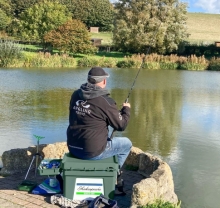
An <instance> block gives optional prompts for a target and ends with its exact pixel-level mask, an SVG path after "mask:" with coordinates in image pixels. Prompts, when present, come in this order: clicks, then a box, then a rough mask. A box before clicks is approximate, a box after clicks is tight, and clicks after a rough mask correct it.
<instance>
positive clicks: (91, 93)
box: [78, 83, 109, 100]
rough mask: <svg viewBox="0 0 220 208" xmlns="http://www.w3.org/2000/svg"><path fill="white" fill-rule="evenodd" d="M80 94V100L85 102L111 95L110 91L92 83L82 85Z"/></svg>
mask: <svg viewBox="0 0 220 208" xmlns="http://www.w3.org/2000/svg"><path fill="white" fill-rule="evenodd" d="M78 92H79V96H80V98H81V99H83V100H90V99H93V98H96V97H99V96H102V95H109V92H108V90H106V89H103V88H101V87H99V86H97V85H95V84H90V83H85V84H82V85H81V87H80V89H79V91H78Z"/></svg>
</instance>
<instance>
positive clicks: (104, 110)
mask: <svg viewBox="0 0 220 208" xmlns="http://www.w3.org/2000/svg"><path fill="white" fill-rule="evenodd" d="M107 77H109V75H108V73H106V72H105V71H104V70H103V69H102V68H100V67H93V68H92V69H91V70H90V71H89V73H88V78H87V83H85V84H82V85H81V87H80V89H78V90H76V91H75V92H73V94H72V97H71V100H70V107H69V126H68V129H67V145H68V149H69V151H70V153H71V154H72V155H74V156H76V157H78V158H81V159H86V160H100V159H104V158H108V157H112V156H114V155H117V157H118V162H119V165H120V167H122V165H123V164H124V162H125V160H126V158H127V156H128V154H129V152H130V149H131V147H132V143H131V141H130V140H129V139H128V138H126V137H115V138H113V139H112V138H111V139H110V138H108V127H109V126H111V127H112V128H113V129H114V130H116V131H123V130H125V128H126V126H127V124H128V121H129V117H130V104H129V103H123V107H122V109H121V110H120V111H119V110H118V109H117V106H116V103H115V101H114V100H113V99H112V98H110V97H109V93H108V91H107V90H106V89H105V87H106V83H107Z"/></svg>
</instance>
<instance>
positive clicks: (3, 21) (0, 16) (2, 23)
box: [0, 9, 11, 31]
mask: <svg viewBox="0 0 220 208" xmlns="http://www.w3.org/2000/svg"><path fill="white" fill-rule="evenodd" d="M10 21H11V19H10V18H9V17H8V16H7V15H6V13H5V12H4V11H3V10H2V9H0V31H1V30H5V29H6V27H7V26H8V25H9V23H10Z"/></svg>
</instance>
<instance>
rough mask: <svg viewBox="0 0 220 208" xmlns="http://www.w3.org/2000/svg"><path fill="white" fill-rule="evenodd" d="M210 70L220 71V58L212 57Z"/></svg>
mask: <svg viewBox="0 0 220 208" xmlns="http://www.w3.org/2000/svg"><path fill="white" fill-rule="evenodd" d="M208 70H211V71H220V58H212V59H211V60H210V62H209V67H208Z"/></svg>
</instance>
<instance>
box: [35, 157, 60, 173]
mask: <svg viewBox="0 0 220 208" xmlns="http://www.w3.org/2000/svg"><path fill="white" fill-rule="evenodd" d="M61 162H62V159H44V160H42V161H41V163H40V165H39V166H38V173H39V174H40V175H58V174H59V173H60V172H61V169H60V167H61Z"/></svg>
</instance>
